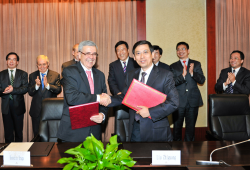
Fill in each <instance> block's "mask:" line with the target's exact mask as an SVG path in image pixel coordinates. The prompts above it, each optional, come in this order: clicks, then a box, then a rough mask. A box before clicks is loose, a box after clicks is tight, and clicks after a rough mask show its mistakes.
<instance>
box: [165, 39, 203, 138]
mask: <svg viewBox="0 0 250 170" xmlns="http://www.w3.org/2000/svg"><path fill="white" fill-rule="evenodd" d="M176 52H177V56H178V57H179V59H180V60H179V61H177V62H175V63H173V64H171V66H170V68H171V70H172V72H173V74H174V80H175V86H176V88H177V90H178V93H179V99H180V105H179V108H178V111H177V112H175V113H174V114H173V120H174V131H173V135H174V141H181V140H182V126H183V121H184V118H185V122H186V130H185V139H184V140H185V141H194V137H195V123H196V119H197V116H198V109H199V106H201V105H203V101H202V97H201V93H200V90H199V88H198V86H197V83H199V84H203V83H204V82H205V76H204V75H203V71H202V69H201V63H200V62H198V61H195V60H191V59H190V58H189V57H188V55H189V52H190V50H189V45H188V44H187V43H186V42H179V43H178V44H177V45H176Z"/></svg>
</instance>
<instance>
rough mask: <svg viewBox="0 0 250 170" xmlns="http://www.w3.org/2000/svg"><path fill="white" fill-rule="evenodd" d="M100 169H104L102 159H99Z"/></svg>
mask: <svg viewBox="0 0 250 170" xmlns="http://www.w3.org/2000/svg"><path fill="white" fill-rule="evenodd" d="M97 168H98V169H103V162H102V161H101V160H98V167H97Z"/></svg>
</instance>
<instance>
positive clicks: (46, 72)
mask: <svg viewBox="0 0 250 170" xmlns="http://www.w3.org/2000/svg"><path fill="white" fill-rule="evenodd" d="M43 74H45V75H46V76H47V74H48V69H47V70H46V71H45V72H44V73H43ZM40 75H41V76H42V73H41V72H40Z"/></svg>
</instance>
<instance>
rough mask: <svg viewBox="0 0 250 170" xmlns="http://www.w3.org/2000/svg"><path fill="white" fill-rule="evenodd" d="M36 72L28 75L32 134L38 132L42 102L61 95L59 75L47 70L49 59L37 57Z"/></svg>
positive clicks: (41, 56) (42, 56)
mask: <svg viewBox="0 0 250 170" xmlns="http://www.w3.org/2000/svg"><path fill="white" fill-rule="evenodd" d="M37 68H38V70H37V71H35V72H33V73H31V74H30V75H29V86H28V93H29V95H30V96H31V97H32V101H31V105H30V116H31V118H32V128H33V134H34V136H36V135H37V134H38V131H39V124H40V118H41V110H42V100H43V99H45V98H50V97H57V95H58V94H59V93H61V91H62V89H61V83H60V74H58V73H57V72H55V71H52V70H49V58H48V57H47V56H45V55H39V56H38V57H37Z"/></svg>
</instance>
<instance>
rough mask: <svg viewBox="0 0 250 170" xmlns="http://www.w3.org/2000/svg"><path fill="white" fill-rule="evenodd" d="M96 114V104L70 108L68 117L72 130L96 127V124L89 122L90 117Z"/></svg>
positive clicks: (97, 109)
mask: <svg viewBox="0 0 250 170" xmlns="http://www.w3.org/2000/svg"><path fill="white" fill-rule="evenodd" d="M98 114H99V103H98V102H92V103H86V104H81V105H76V106H70V107H69V116H70V121H71V128H72V130H74V129H79V128H84V127H88V126H94V125H97V123H95V122H93V121H91V120H90V117H92V116H95V115H98Z"/></svg>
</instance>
